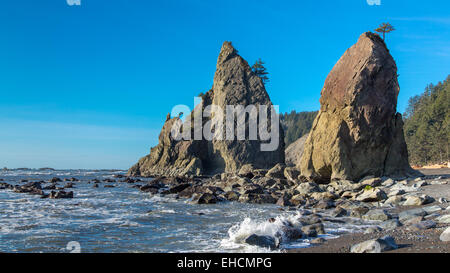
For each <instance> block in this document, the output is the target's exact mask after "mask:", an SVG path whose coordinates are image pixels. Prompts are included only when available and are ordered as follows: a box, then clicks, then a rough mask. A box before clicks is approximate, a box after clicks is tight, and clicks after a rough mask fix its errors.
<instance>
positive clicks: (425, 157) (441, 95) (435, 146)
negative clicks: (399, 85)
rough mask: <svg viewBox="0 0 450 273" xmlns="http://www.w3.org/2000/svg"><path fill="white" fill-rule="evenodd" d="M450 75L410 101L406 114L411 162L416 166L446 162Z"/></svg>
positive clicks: (405, 120) (449, 114)
mask: <svg viewBox="0 0 450 273" xmlns="http://www.w3.org/2000/svg"><path fill="white" fill-rule="evenodd" d="M449 110H450V75H449V76H447V78H446V79H445V81H444V82H439V83H438V84H437V85H433V84H429V85H428V86H427V87H426V88H425V91H424V92H423V93H422V94H420V95H417V96H413V97H411V98H410V99H409V101H408V106H407V108H406V112H405V113H404V114H403V120H404V127H403V129H404V133H405V140H406V144H407V145H408V154H409V161H410V163H411V164H413V165H419V166H423V165H430V164H437V163H446V162H448V160H449V139H450V111H449Z"/></svg>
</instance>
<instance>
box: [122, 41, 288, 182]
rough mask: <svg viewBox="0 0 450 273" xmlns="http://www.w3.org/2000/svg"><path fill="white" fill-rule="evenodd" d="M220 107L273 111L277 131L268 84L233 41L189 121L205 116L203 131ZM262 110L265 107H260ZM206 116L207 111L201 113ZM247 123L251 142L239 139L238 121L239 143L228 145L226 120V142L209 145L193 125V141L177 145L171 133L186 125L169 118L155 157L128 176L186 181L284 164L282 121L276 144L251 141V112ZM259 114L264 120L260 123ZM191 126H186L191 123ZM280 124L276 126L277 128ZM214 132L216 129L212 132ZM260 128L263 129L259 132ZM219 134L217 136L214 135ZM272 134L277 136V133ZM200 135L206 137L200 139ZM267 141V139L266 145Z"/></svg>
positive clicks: (222, 53)
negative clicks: (248, 166) (268, 146)
mask: <svg viewBox="0 0 450 273" xmlns="http://www.w3.org/2000/svg"><path fill="white" fill-rule="evenodd" d="M211 105H215V106H218V107H220V108H221V109H223V110H224V111H226V108H227V106H228V105H231V106H243V108H245V107H247V106H249V105H254V106H256V107H259V106H261V105H265V106H266V107H267V108H268V109H269V112H270V113H269V116H268V117H269V125H268V127H269V129H270V128H271V124H272V123H271V122H272V120H270V117H271V116H270V114H276V113H274V112H275V111H270V109H271V108H272V102H271V100H270V98H269V95H268V94H267V92H266V89H265V87H264V83H263V81H262V79H261V78H260V77H259V76H258V75H256V74H255V73H254V72H253V71H252V69H251V67H250V66H249V65H248V63H247V61H245V60H244V59H243V58H242V57H241V56H239V54H238V53H237V50H236V49H235V48H234V47H233V46H232V44H231V42H224V43H223V45H222V49H221V51H220V54H219V58H218V60H217V66H216V72H215V75H214V83H213V87H212V89H211V90H209V91H208V92H207V93H206V94H204V95H203V96H202V101H201V103H199V104H198V105H197V106H196V107H195V109H194V110H193V111H192V112H191V113H190V115H188V116H187V117H186V120H190V121H191V122H192V125H194V124H195V121H194V120H195V117H196V116H197V117H198V116H199V115H200V116H201V117H202V118H200V123H201V124H202V127H203V128H205V127H208V126H211V125H210V124H211V121H212V119H213V117H214V115H211V116H210V117H208V116H207V117H205V115H204V114H205V113H207V112H208V106H211ZM258 109H259V108H258ZM200 111H202V112H200ZM246 116H247V118H246V119H245V130H246V133H245V138H244V139H241V140H240V139H238V138H237V136H236V134H237V130H236V127H237V126H236V120H235V122H234V124H235V125H234V127H235V128H234V131H233V133H232V134H234V136H235V137H234V138H233V139H232V140H228V138H226V131H227V130H229V131H230V130H231V129H232V128H231V127H230V128H227V124H226V123H225V119H224V120H223V122H222V124H223V131H224V137H223V139H222V140H220V139H213V140H207V139H205V137H204V136H202V137H201V139H198V138H195V137H194V136H195V135H197V136H198V135H202V133H201V131H200V130H201V128H200V129H199V128H198V127H195V126H191V129H190V130H191V135H192V138H193V139H191V140H185V139H182V140H175V139H174V137H173V135H172V134H171V129H172V128H173V125H174V124H176V123H180V119H179V118H178V117H170V115H168V116H167V118H166V122H165V124H164V126H163V129H162V130H161V133H160V136H159V143H158V145H157V146H155V147H153V148H152V149H151V151H150V154H149V155H147V156H145V157H143V158H141V159H140V160H139V162H138V163H137V164H136V165H134V166H133V167H131V168H130V170H129V172H128V174H129V175H132V176H136V175H141V176H155V175H164V176H185V175H204V174H217V173H224V172H226V173H237V172H238V171H239V170H240V168H241V167H242V166H243V165H246V164H251V165H253V166H254V168H257V169H269V168H271V167H273V166H274V165H276V164H277V163H284V140H283V139H284V133H283V129H282V128H281V125H279V117H278V115H277V114H276V115H275V116H274V117H276V119H278V122H277V123H276V124H278V126H276V128H278V134H277V135H276V140H275V141H274V140H273V139H271V140H266V139H265V138H262V137H261V135H260V131H259V130H258V131H257V134H258V137H257V139H256V140H255V139H254V138H251V137H249V132H250V128H249V120H250V115H249V113H247V114H246ZM260 118H261V116H260V113H259V112H258V121H260ZM185 122H186V121H185ZM274 124H275V123H274ZM210 128H212V127H210ZM258 129H259V128H258ZM212 131H213V132H214V133H217V132H216V131H214V130H212ZM271 132H272V131H271ZM198 133H200V134H198ZM261 139H263V140H261ZM271 141H272V142H274V143H275V144H276V148H275V149H271V150H270V149H269V150H264V149H261V145H262V144H267V143H272V142H271Z"/></svg>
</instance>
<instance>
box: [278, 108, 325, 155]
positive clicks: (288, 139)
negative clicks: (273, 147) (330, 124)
mask: <svg viewBox="0 0 450 273" xmlns="http://www.w3.org/2000/svg"><path fill="white" fill-rule="evenodd" d="M317 113H318V112H317V111H315V112H298V113H297V112H296V111H291V113H289V114H288V113H284V114H282V115H280V119H281V126H282V127H283V130H284V143H285V144H286V147H287V146H288V145H289V144H291V143H292V142H294V141H296V140H297V139H299V138H301V137H302V136H304V135H306V134H308V133H309V131H310V130H311V128H312V124H313V122H314V119H315V118H316V116H317Z"/></svg>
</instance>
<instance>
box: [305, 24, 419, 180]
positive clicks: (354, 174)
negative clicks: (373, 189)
mask: <svg viewBox="0 0 450 273" xmlns="http://www.w3.org/2000/svg"><path fill="white" fill-rule="evenodd" d="M399 89H400V88H399V85H398V81H397V66H396V64H395V61H394V59H393V58H392V56H391V55H390V53H389V50H388V49H387V47H386V44H385V43H384V41H383V40H382V39H381V38H380V37H379V36H378V35H376V34H373V33H371V32H367V33H364V34H362V35H361V36H360V37H359V40H358V42H357V43H356V44H355V45H353V46H352V47H351V48H349V49H348V50H347V51H346V52H345V53H344V55H343V56H342V57H341V58H340V60H339V61H338V62H337V63H336V65H335V66H334V68H333V70H332V71H331V72H330V74H329V75H328V77H327V79H326V80H325V84H324V87H323V89H322V93H321V98H320V105H321V107H320V111H319V114H318V116H317V117H316V119H315V121H314V123H313V127H312V129H311V133H310V134H309V137H308V139H307V140H306V143H305V148H304V152H303V156H302V158H301V160H300V162H299V165H300V169H301V172H302V174H303V175H304V176H306V177H307V178H309V179H312V180H315V181H317V182H322V183H326V182H327V181H330V179H349V180H358V179H360V178H362V177H364V176H366V175H376V176H383V175H386V176H408V175H412V174H415V172H414V171H413V170H412V169H411V167H410V165H409V163H408V152H407V149H406V143H405V139H404V135H403V122H402V116H401V114H399V113H397V111H396V107H397V96H398V93H399Z"/></svg>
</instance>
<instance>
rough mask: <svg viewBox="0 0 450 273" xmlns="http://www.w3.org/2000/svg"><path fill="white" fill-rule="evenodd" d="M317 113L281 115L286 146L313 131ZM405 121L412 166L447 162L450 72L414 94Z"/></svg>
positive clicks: (449, 156) (449, 133) (404, 114)
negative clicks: (437, 81) (420, 92)
mask: <svg viewBox="0 0 450 273" xmlns="http://www.w3.org/2000/svg"><path fill="white" fill-rule="evenodd" d="M317 113H318V111H313V112H296V111H291V112H290V113H284V114H281V115H280V118H281V125H282V127H283V129H284V134H285V139H284V141H285V145H286V147H287V146H288V145H289V144H291V143H292V142H294V141H295V140H297V139H298V138H300V137H302V136H304V135H305V134H307V133H308V132H309V131H310V130H311V127H312V124H313V121H314V119H315V118H316V116H317ZM403 121H404V127H403V130H404V133H405V140H406V144H407V145H408V154H409V162H410V163H411V165H415V166H425V165H432V164H446V163H447V162H448V161H449V158H450V154H449V152H450V151H449V149H450V147H449V140H450V75H449V76H447V78H446V79H445V80H444V81H443V82H439V83H437V84H436V85H433V84H429V85H428V86H426V88H425V91H424V92H423V93H422V94H420V95H416V96H413V97H411V98H410V99H409V101H408V106H407V108H406V111H405V113H403Z"/></svg>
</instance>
